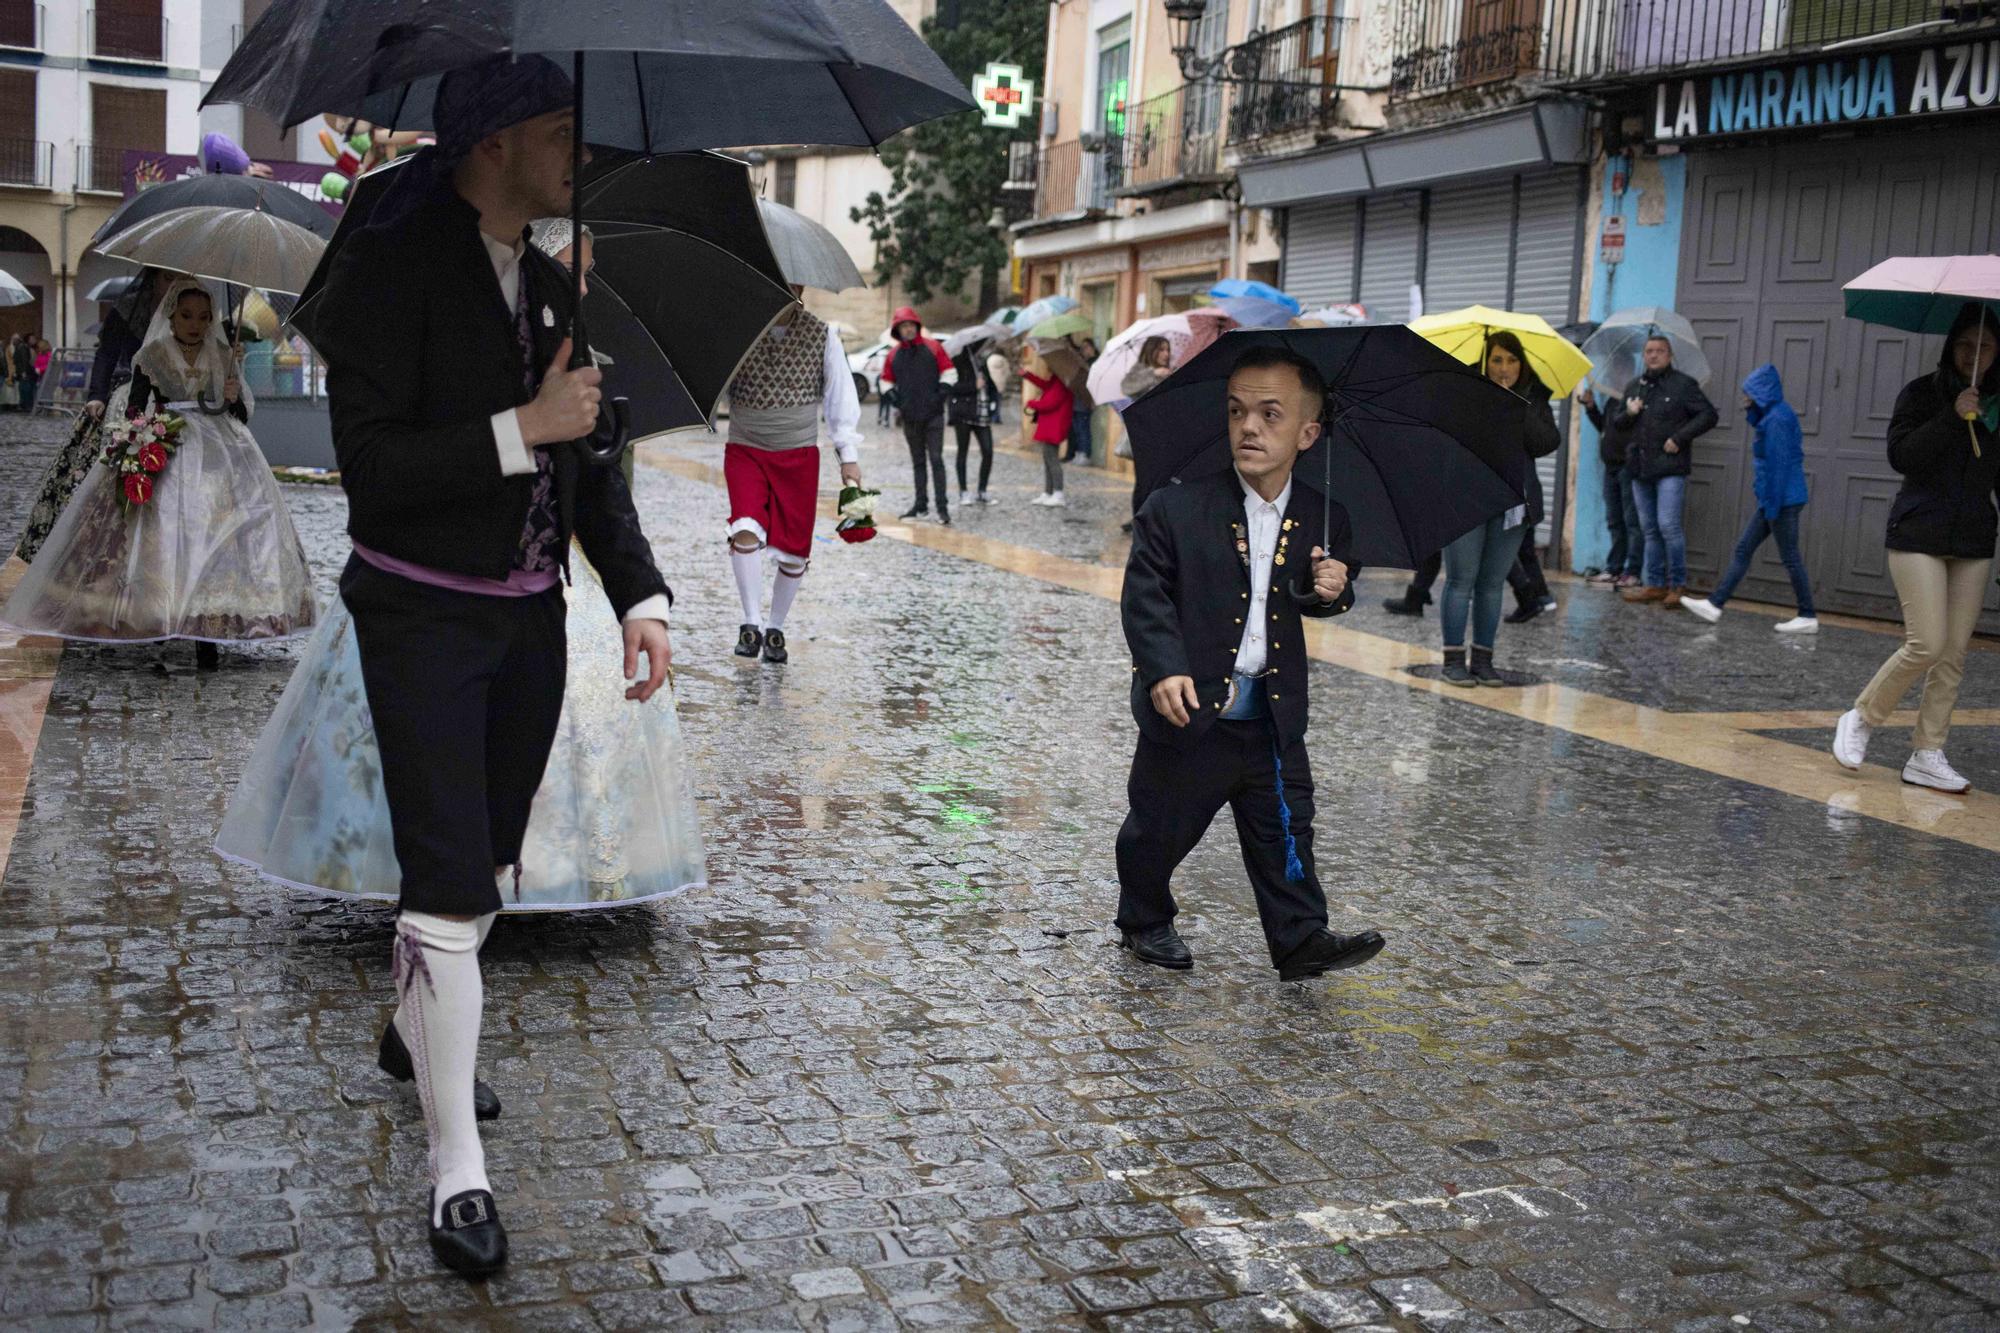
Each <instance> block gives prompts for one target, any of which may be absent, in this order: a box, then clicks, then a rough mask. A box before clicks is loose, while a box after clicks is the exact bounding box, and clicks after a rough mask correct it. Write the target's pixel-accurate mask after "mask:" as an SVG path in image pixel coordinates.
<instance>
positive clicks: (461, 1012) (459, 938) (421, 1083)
mask: <svg viewBox="0 0 2000 1333" xmlns="http://www.w3.org/2000/svg"><path fill="white" fill-rule="evenodd" d="M491 925H492V917H490V916H487V917H483V918H480V919H478V920H475V921H449V920H446V919H445V918H444V917H440V916H432V915H430V914H429V913H426V912H404V913H402V914H401V915H400V916H398V917H397V918H396V967H395V972H396V984H397V986H398V988H399V989H400V990H401V992H402V997H403V1004H402V1008H401V1009H400V1010H398V1012H397V1027H398V1029H399V1030H400V1031H401V1032H402V1034H403V1042H404V1044H405V1045H407V1046H408V1047H409V1048H410V1062H411V1064H412V1065H414V1066H415V1067H416V1075H417V1097H418V1098H419V1100H421V1101H422V1102H423V1106H424V1127H425V1128H426V1129H427V1130H428V1131H429V1133H430V1159H431V1184H432V1185H433V1186H434V1187H435V1191H436V1192H435V1195H434V1197H433V1203H432V1209H431V1224H432V1225H433V1226H436V1225H438V1224H439V1223H440V1222H441V1221H442V1219H443V1204H444V1201H445V1200H446V1199H449V1198H451V1197H452V1196H453V1195H455V1194H461V1193H463V1192H464V1191H466V1190H483V1189H490V1188H491V1186H490V1185H488V1184H487V1181H486V1152H485V1150H484V1149H483V1148H482V1147H481V1146H480V1143H479V1125H478V1122H477V1121H476V1120H475V1119H474V1118H473V1113H472V1071H473V1067H474V1065H475V1064H476V1063H477V1061H478V1058H479V1019H480V1010H481V1007H482V1006H483V1004H484V1002H485V996H484V992H483V988H482V987H481V985H480V980H479V945H480V943H481V940H482V939H483V938H484V936H485V933H486V930H487V928H489V927H490V926H491Z"/></svg>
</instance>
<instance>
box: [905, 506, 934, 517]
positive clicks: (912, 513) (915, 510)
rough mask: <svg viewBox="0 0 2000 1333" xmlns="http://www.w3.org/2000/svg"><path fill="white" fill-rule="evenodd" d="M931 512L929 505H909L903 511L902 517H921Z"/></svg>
mask: <svg viewBox="0 0 2000 1333" xmlns="http://www.w3.org/2000/svg"><path fill="white" fill-rule="evenodd" d="M930 512H931V507H930V506H929V505H911V506H910V507H909V508H908V509H905V510H904V511H903V517H904V518H923V517H924V516H926V515H927V514H929V513H930Z"/></svg>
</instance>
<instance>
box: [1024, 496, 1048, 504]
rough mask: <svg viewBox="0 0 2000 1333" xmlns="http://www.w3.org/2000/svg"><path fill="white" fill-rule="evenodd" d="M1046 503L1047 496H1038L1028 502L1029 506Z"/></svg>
mask: <svg viewBox="0 0 2000 1333" xmlns="http://www.w3.org/2000/svg"><path fill="white" fill-rule="evenodd" d="M1048 502H1049V497H1048V496H1047V495H1038V496H1036V497H1035V498H1034V499H1032V500H1030V501H1028V503H1029V504H1031V505H1045V504H1047V503H1048Z"/></svg>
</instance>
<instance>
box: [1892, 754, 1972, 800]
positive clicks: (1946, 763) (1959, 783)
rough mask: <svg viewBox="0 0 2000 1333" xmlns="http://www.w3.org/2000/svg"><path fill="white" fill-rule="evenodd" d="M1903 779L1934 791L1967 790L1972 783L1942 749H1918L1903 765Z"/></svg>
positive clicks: (1912, 784)
mask: <svg viewBox="0 0 2000 1333" xmlns="http://www.w3.org/2000/svg"><path fill="white" fill-rule="evenodd" d="M1903 781H1905V782H1907V783H1909V784H1910V785H1911V786H1912V787H1929V788H1931V789H1933V790H1935V791H1948V792H1962V791H1969V790H1971V788H1972V784H1971V783H1970V782H1969V781H1967V780H1966V779H1965V777H1964V775H1962V774H1961V773H1960V772H1959V771H1958V770H1957V769H1955V768H1953V767H1952V766H1951V761H1950V760H1948V759H1946V758H1945V757H1944V751H1943V750H1918V751H1917V752H1916V753H1915V754H1913V755H1911V756H1910V762H1909V763H1907V764H1904V765H1903Z"/></svg>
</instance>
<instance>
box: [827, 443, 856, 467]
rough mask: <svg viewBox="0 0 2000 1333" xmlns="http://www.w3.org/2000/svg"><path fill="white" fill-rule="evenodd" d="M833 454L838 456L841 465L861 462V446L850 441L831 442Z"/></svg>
mask: <svg viewBox="0 0 2000 1333" xmlns="http://www.w3.org/2000/svg"><path fill="white" fill-rule="evenodd" d="M833 452H834V453H835V454H836V455H838V456H839V458H840V461H841V462H843V463H859V462H860V461H861V446H860V445H859V444H856V443H854V442H853V441H851V440H835V441H834V442H833Z"/></svg>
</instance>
